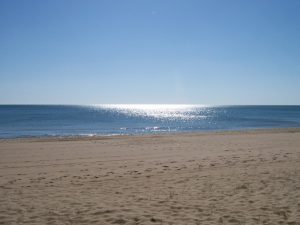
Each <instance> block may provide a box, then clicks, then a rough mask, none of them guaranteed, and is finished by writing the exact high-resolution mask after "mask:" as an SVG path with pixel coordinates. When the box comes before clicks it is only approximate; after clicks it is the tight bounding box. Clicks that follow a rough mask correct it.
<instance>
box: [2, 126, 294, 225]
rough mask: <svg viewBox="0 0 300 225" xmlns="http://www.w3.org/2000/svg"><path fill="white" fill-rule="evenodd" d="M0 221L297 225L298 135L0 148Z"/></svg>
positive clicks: (40, 142)
mask: <svg viewBox="0 0 300 225" xmlns="http://www.w3.org/2000/svg"><path fill="white" fill-rule="evenodd" d="M0 156H1V157H0V202H1V204H0V224H243V225H248V224H249V225H250V224H253V225H257V224H291V225H292V224H300V129H278V130H261V131H247V132H246V131H244V132H221V133H186V134H172V135H149V136H117V137H95V138H64V139H63V138H60V139H58V138H56V139H55V138H50V139H15V140H1V141H0Z"/></svg>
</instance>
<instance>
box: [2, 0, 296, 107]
mask: <svg viewBox="0 0 300 225" xmlns="http://www.w3.org/2000/svg"><path fill="white" fill-rule="evenodd" d="M299 12H300V1H298V0H288V1H283V0H280V1H276V0H272V1H271V0H269V1H268V0H257V1H256V0H252V1H244V0H239V1H231V0H228V1H221V0H220V1H215V0H195V1H192V0H185V1H184V0H168V1H167V0H148V1H146V0H135V1H133V0H128V1H127V0H119V1H117V0H107V1H101V0H97V1H92V0H87V1H83V0H78V1H76V0H70V1H64V0H48V1H47V0H45V1H40V0H36V1H32V0H26V1H24V0H20V1H15V0H0V104H97V103H98V104H101V103H115V104H118V103H126V104H128V103H143V104H147V103H175V104H179V103H181V104H182V103H186V104H300V41H299V40H300V13H299Z"/></svg>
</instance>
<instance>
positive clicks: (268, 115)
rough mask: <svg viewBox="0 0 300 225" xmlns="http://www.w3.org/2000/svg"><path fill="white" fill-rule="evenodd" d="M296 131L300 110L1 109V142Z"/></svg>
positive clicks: (160, 107)
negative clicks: (143, 135) (38, 139)
mask: <svg viewBox="0 0 300 225" xmlns="http://www.w3.org/2000/svg"><path fill="white" fill-rule="evenodd" d="M284 127H300V106H201V105H90V106H75V105H74V106H73V105H0V138H2V139H3V138H18V137H47V136H93V135H123V134H130V135H132V134H149V133H168V132H195V131H223V130H245V129H260V128H284Z"/></svg>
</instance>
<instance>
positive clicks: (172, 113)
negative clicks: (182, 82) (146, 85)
mask: <svg viewBox="0 0 300 225" xmlns="http://www.w3.org/2000/svg"><path fill="white" fill-rule="evenodd" d="M96 107H98V108H102V109H106V110H113V111H117V112H119V113H124V114H126V115H129V116H142V117H152V118H157V119H193V118H195V117H197V118H201V117H204V116H200V115H199V114H198V115H195V112H196V111H198V112H199V111H201V110H205V108H206V107H207V106H205V105H173V104H172V105H171V104H106V105H96Z"/></svg>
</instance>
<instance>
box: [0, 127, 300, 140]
mask: <svg viewBox="0 0 300 225" xmlns="http://www.w3.org/2000/svg"><path fill="white" fill-rule="evenodd" d="M299 132H300V127H287V128H280V127H278V128H249V129H239V130H208V131H186V132H157V133H144V134H112V135H91V136H89V135H66V136H37V137H14V138H0V143H1V142H14V141H17V142H19V141H29V142H31V141H34V142H47V141H49V142H51V141H85V140H86V141H90V140H105V139H119V138H126V139H127V138H130V137H148V138H151V137H156V136H174V135H175V136H176V135H211V134H244V133H299Z"/></svg>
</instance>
